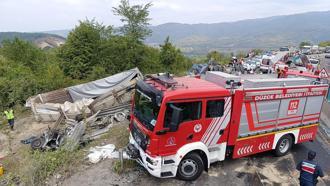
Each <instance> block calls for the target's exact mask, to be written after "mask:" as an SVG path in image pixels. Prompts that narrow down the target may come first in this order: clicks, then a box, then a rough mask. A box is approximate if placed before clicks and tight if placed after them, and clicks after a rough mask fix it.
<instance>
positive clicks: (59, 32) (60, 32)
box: [42, 29, 71, 38]
mask: <svg viewBox="0 0 330 186" xmlns="http://www.w3.org/2000/svg"><path fill="white" fill-rule="evenodd" d="M70 31H71V30H69V29H66V30H50V31H44V32H42V33H48V34H55V35H59V36H62V37H64V38H66V37H68V35H69V32H70Z"/></svg>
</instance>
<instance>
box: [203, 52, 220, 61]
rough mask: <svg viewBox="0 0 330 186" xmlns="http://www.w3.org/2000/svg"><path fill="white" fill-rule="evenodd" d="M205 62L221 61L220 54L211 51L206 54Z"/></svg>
mask: <svg viewBox="0 0 330 186" xmlns="http://www.w3.org/2000/svg"><path fill="white" fill-rule="evenodd" d="M206 57H207V61H210V60H213V61H216V62H218V63H219V62H220V60H221V58H222V57H221V54H220V53H219V52H218V51H211V52H209V53H208V54H207V56H206Z"/></svg>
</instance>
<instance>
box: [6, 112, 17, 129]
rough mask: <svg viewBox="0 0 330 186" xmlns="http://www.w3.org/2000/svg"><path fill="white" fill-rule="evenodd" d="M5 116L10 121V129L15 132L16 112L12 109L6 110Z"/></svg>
mask: <svg viewBox="0 0 330 186" xmlns="http://www.w3.org/2000/svg"><path fill="white" fill-rule="evenodd" d="M4 114H5V116H6V119H7V121H8V125H9V127H10V129H11V130H14V125H15V121H14V119H15V116H14V111H13V109H12V108H10V109H8V110H5V111H4Z"/></svg>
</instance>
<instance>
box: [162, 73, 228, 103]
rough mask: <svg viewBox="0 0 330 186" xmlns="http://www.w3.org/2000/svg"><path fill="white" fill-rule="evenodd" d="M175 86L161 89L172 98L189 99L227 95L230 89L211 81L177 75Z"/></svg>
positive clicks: (166, 95)
mask: <svg viewBox="0 0 330 186" xmlns="http://www.w3.org/2000/svg"><path fill="white" fill-rule="evenodd" d="M174 80H176V81H177V84H176V85H175V86H172V87H171V88H167V89H166V90H164V89H163V93H164V96H165V97H168V98H174V99H187V98H188V99H189V98H198V97H216V96H228V95H230V91H229V90H227V89H225V88H224V87H222V86H219V85H216V84H214V83H212V82H209V81H206V80H202V79H197V78H193V77H177V78H174Z"/></svg>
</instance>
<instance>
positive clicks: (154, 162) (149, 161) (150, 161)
mask: <svg viewBox="0 0 330 186" xmlns="http://www.w3.org/2000/svg"><path fill="white" fill-rule="evenodd" d="M146 160H147V162H148V163H150V164H151V165H153V166H157V165H158V163H159V160H154V159H151V158H149V157H147V159H146Z"/></svg>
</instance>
